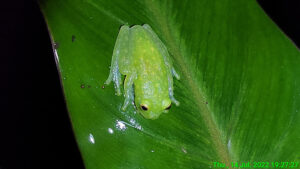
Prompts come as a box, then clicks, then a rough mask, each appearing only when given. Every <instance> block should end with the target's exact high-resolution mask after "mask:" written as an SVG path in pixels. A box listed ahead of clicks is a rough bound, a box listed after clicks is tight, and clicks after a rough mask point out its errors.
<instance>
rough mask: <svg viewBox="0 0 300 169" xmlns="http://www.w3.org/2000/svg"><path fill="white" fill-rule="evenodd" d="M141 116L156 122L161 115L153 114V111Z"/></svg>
mask: <svg viewBox="0 0 300 169" xmlns="http://www.w3.org/2000/svg"><path fill="white" fill-rule="evenodd" d="M141 114H142V115H143V116H144V117H145V118H146V119H151V120H155V119H157V118H158V117H159V116H160V115H161V113H156V112H152V111H148V112H141Z"/></svg>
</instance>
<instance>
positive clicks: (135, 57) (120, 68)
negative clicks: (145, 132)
mask: <svg viewBox="0 0 300 169" xmlns="http://www.w3.org/2000/svg"><path fill="white" fill-rule="evenodd" d="M169 57H170V56H169V53H168V50H167V48H166V46H165V45H164V44H163V42H162V41H161V40H160V39H159V38H158V36H157V35H156V34H155V32H154V31H153V30H152V28H151V27H150V26H149V25H147V24H144V25H143V26H141V25H135V26H132V27H129V26H126V25H123V26H122V27H121V29H120V32H119V34H118V37H117V40H116V43H115V47H114V50H113V56H112V61H111V67H110V74H109V77H108V79H107V80H106V82H105V84H106V85H108V84H110V82H111V81H113V82H114V86H115V90H116V94H117V95H121V90H120V86H121V85H122V80H121V75H125V80H124V97H125V101H124V104H123V106H122V109H123V110H126V108H127V106H128V105H129V103H132V102H133V101H134V103H135V105H136V109H137V111H138V112H139V113H141V114H142V115H143V116H144V117H145V118H146V119H157V118H158V117H159V116H160V115H161V114H162V113H167V112H168V110H169V109H170V108H171V102H173V103H175V104H176V105H177V106H178V105H179V102H178V101H177V100H176V99H175V98H174V96H173V76H174V77H175V78H177V79H178V80H179V78H180V77H179V75H178V74H177V73H176V71H175V69H174V67H173V66H172V62H171V60H170V58H169Z"/></svg>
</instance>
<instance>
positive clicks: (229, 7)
mask: <svg viewBox="0 0 300 169" xmlns="http://www.w3.org/2000/svg"><path fill="white" fill-rule="evenodd" d="M40 6H41V9H42V11H43V13H44V16H45V19H46V21H47V24H48V27H49V30H50V34H51V37H52V40H53V44H56V45H55V46H54V54H55V58H56V60H57V65H58V68H59V71H60V75H61V81H62V85H63V89H64V93H65V98H66V102H67V106H68V110H69V112H70V117H71V121H72V124H73V128H74V131H75V135H76V139H77V142H78V145H79V147H80V150H81V153H82V157H83V160H84V163H85V166H86V168H87V169H96V168H97V169H98V168H106V169H108V168H124V169H125V168H126V169H154V168H155V169H156V168H158V169H168V168H170V169H171V168H172V169H173V168H177V169H191V168H195V169H196V168H197V169H198V168H213V167H214V162H223V163H225V164H226V165H227V166H229V168H232V166H231V164H230V163H231V162H254V161H262V162H263V161H267V162H270V164H269V165H270V167H271V163H272V162H275V161H288V162H293V161H296V160H298V159H299V153H300V139H299V138H300V136H299V132H300V114H299V111H300V76H299V74H300V66H299V65H300V53H299V50H298V49H297V48H296V47H295V46H294V44H293V43H292V42H291V41H290V40H289V39H288V38H287V37H286V36H285V35H284V34H283V33H282V32H281V31H280V30H279V28H277V27H276V25H275V24H274V23H273V22H272V21H271V20H270V19H269V18H268V17H267V16H266V14H265V13H264V12H263V11H262V9H261V8H260V7H259V5H258V4H257V3H256V2H255V1H250V0H249V1H241V0H223V1H212V0H197V1H196V0H194V1H192V0H190V1H186V0H183V1H171V0H169V1H167V0H166V1H164V0H162V1H157V0H140V1H134V0H131V1H129V0H128V1H125V0H111V1H105V0H73V1H71V0H64V1H59V0H44V1H40ZM145 23H147V24H149V25H150V26H151V27H152V28H153V29H154V31H155V32H156V33H157V34H158V36H159V37H160V39H161V40H162V41H163V42H164V43H165V44H166V46H167V48H168V50H169V52H170V54H171V57H172V60H173V62H174V66H175V68H176V69H177V70H178V71H179V74H180V75H181V80H180V81H177V80H175V86H174V88H175V91H174V94H175V97H176V98H177V99H178V100H179V101H180V102H181V105H180V106H179V107H175V106H173V107H172V109H171V110H170V112H169V113H168V114H164V115H162V116H160V118H159V119H157V120H148V119H144V118H143V117H142V116H141V115H140V114H137V113H136V112H135V109H134V108H133V106H130V108H129V109H127V111H126V112H123V111H121V109H120V108H121V105H122V104H123V100H124V98H123V97H118V96H115V95H114V93H115V92H114V88H113V85H110V86H107V87H105V88H102V85H103V83H104V81H105V80H106V78H107V76H108V74H109V66H110V62H111V56H112V51H113V48H114V43H115V40H116V37H117V35H118V32H119V28H120V26H122V25H124V24H128V25H141V24H145ZM240 164H241V163H240ZM252 164H253V163H252Z"/></svg>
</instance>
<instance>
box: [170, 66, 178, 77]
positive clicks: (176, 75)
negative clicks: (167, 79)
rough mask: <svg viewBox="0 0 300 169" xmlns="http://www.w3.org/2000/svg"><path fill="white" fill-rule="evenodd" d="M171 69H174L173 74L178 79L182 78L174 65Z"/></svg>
mask: <svg viewBox="0 0 300 169" xmlns="http://www.w3.org/2000/svg"><path fill="white" fill-rule="evenodd" d="M171 71H172V75H173V76H174V77H175V78H176V79H177V80H180V76H179V74H178V73H177V72H176V71H175V69H174V67H172V69H171Z"/></svg>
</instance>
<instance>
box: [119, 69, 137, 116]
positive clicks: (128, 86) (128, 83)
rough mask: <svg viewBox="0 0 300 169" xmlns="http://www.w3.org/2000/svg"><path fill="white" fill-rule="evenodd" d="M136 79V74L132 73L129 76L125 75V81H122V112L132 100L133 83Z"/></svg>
mask: <svg viewBox="0 0 300 169" xmlns="http://www.w3.org/2000/svg"><path fill="white" fill-rule="evenodd" d="M135 79H136V74H135V73H132V74H129V75H126V78H125V81H124V93H125V94H124V96H125V100H124V104H123V106H122V110H124V111H125V110H126V108H127V106H128V105H129V103H131V102H132V101H133V100H134V91H133V82H134V80H135Z"/></svg>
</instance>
